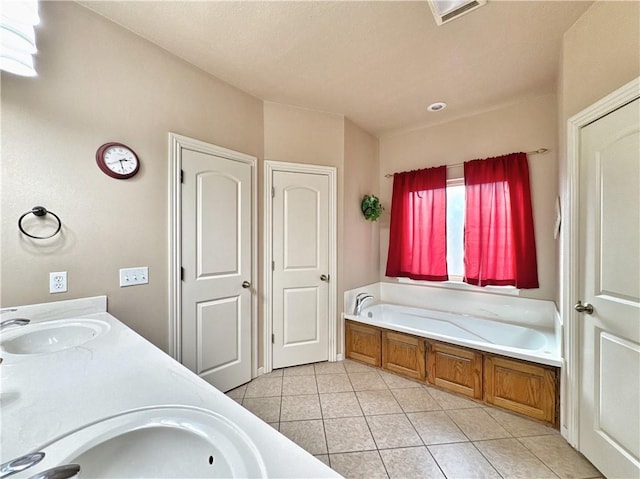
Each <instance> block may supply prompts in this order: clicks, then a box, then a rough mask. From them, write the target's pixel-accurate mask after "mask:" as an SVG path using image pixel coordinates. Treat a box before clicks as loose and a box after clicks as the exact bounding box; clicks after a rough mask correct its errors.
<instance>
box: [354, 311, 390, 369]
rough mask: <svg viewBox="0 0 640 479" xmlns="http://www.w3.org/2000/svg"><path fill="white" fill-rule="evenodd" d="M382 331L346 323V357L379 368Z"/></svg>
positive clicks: (363, 325)
mask: <svg viewBox="0 0 640 479" xmlns="http://www.w3.org/2000/svg"><path fill="white" fill-rule="evenodd" d="M381 334H382V333H381V331H380V330H379V329H378V328H375V327H373V326H367V325H365V324H359V323H354V322H352V321H345V356H346V357H347V358H350V359H355V360H356V361H362V362H363V363H367V364H370V365H372V366H377V367H379V366H380V364H381V355H382V348H381Z"/></svg>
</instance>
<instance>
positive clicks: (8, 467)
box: [0, 452, 44, 479]
mask: <svg viewBox="0 0 640 479" xmlns="http://www.w3.org/2000/svg"><path fill="white" fill-rule="evenodd" d="M43 459H44V452H32V453H31V454H26V455H24V456H20V457H18V458H16V459H12V460H11V461H9V462H5V463H4V464H1V465H0V479H4V478H5V477H9V476H12V475H13V474H16V473H18V472H21V471H24V470H25V469H29V468H30V467H32V466H35V465H36V464H38V463H39V462H40V461H42V460H43Z"/></svg>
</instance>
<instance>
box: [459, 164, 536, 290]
mask: <svg viewBox="0 0 640 479" xmlns="http://www.w3.org/2000/svg"><path fill="white" fill-rule="evenodd" d="M464 182H465V195H466V204H465V208H466V211H465V226H464V267H465V279H464V281H465V282H467V283H469V284H474V285H477V286H487V285H497V286H505V285H512V286H515V287H516V288H537V287H538V267H537V261H536V241H535V236H534V231H533V213H532V209H531V192H530V188H529V166H528V164H527V155H526V153H512V154H510V155H505V156H500V157H497V158H489V159H486V160H474V161H468V162H466V163H465V164H464Z"/></svg>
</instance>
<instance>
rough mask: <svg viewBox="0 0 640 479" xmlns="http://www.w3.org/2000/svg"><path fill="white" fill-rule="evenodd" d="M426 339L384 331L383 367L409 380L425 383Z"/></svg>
mask: <svg viewBox="0 0 640 479" xmlns="http://www.w3.org/2000/svg"><path fill="white" fill-rule="evenodd" d="M424 349H425V348H424V339H421V338H417V337H415V336H410V335H408V334H400V333H394V332H392V331H383V333H382V367H383V368H384V369H388V370H389V371H393V372H394V373H398V374H401V375H403V376H407V377H409V378H413V379H418V380H420V381H424V379H425V357H424Z"/></svg>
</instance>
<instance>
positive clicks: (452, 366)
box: [426, 341, 482, 400]
mask: <svg viewBox="0 0 640 479" xmlns="http://www.w3.org/2000/svg"><path fill="white" fill-rule="evenodd" d="M426 342H427V343H428V345H429V346H428V348H427V365H428V369H429V375H428V381H427V382H428V383H429V384H433V385H434V386H438V387H441V388H442V389H446V390H448V391H452V392H455V393H458V394H463V395H465V396H468V397H471V398H474V399H480V400H481V399H482V354H480V353H479V352H478V351H474V350H473V349H467V348H462V347H460V346H452V345H450V344H447V343H441V342H437V341H426Z"/></svg>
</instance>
